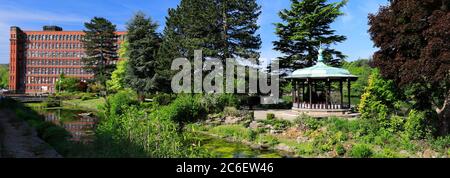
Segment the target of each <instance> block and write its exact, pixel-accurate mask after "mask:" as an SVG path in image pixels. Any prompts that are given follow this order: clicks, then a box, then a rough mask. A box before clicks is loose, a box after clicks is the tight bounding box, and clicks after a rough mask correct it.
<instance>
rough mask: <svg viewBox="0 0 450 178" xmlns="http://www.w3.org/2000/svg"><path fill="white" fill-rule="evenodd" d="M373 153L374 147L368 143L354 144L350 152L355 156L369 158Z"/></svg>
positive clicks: (350, 154)
mask: <svg viewBox="0 0 450 178" xmlns="http://www.w3.org/2000/svg"><path fill="white" fill-rule="evenodd" d="M372 154H373V151H372V149H371V148H370V147H369V146H368V145H366V144H356V145H353V147H352V149H351V150H350V152H349V156H351V157H354V158H369V157H371V156H372Z"/></svg>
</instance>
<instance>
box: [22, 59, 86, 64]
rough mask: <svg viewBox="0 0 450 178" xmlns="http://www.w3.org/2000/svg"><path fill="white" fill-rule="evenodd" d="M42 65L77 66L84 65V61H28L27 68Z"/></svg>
mask: <svg viewBox="0 0 450 178" xmlns="http://www.w3.org/2000/svg"><path fill="white" fill-rule="evenodd" d="M42 65H51V66H67V65H71V66H74V65H75V66H76V65H84V62H83V61H82V60H50V59H34V60H27V66H42Z"/></svg>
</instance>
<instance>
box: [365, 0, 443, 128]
mask: <svg viewBox="0 0 450 178" xmlns="http://www.w3.org/2000/svg"><path fill="white" fill-rule="evenodd" d="M449 8H450V1H448V0H392V1H390V4H389V5H387V6H383V7H381V8H380V10H379V12H378V13H377V14H371V15H369V25H370V30H369V31H370V34H371V37H372V40H373V41H374V43H375V46H376V47H378V48H379V50H378V51H377V52H376V53H375V55H374V64H375V66H377V67H379V68H380V69H381V73H382V75H383V77H385V78H388V79H393V80H394V81H395V83H396V84H397V86H398V87H399V88H410V89H411V88H412V90H413V91H412V92H411V91H410V95H409V96H410V97H411V98H412V99H414V100H415V101H416V103H417V104H416V107H418V108H420V109H434V110H435V111H436V113H437V115H438V120H439V132H440V134H441V135H444V134H447V133H448V132H449V122H450V34H449V33H450V32H449V31H450V12H449Z"/></svg>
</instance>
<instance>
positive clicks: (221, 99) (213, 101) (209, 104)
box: [197, 94, 239, 113]
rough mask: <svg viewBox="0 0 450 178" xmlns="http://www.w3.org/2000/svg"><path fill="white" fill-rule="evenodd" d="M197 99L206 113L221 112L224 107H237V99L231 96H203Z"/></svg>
mask: <svg viewBox="0 0 450 178" xmlns="http://www.w3.org/2000/svg"><path fill="white" fill-rule="evenodd" d="M197 97H199V99H200V100H201V103H202V105H203V106H204V107H205V108H206V110H207V112H208V113H219V112H222V111H223V109H224V108H225V107H235V108H238V107H239V99H238V97H237V96H235V95H233V94H204V95H199V96H197Z"/></svg>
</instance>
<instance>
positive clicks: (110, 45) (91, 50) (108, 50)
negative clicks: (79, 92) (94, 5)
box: [82, 17, 118, 91]
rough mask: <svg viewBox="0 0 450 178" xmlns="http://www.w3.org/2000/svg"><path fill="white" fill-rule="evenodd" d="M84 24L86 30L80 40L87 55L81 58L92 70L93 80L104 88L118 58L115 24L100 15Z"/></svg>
mask: <svg viewBox="0 0 450 178" xmlns="http://www.w3.org/2000/svg"><path fill="white" fill-rule="evenodd" d="M84 26H85V28H86V30H84V33H85V36H84V38H83V40H82V42H83V44H84V46H85V53H86V56H87V57H84V58H83V59H82V60H83V61H84V63H85V66H86V67H85V69H86V70H87V71H88V72H92V73H93V74H94V80H95V81H96V82H98V83H100V84H101V85H102V86H103V87H104V88H105V89H106V81H107V80H108V79H109V78H110V77H111V73H112V71H114V70H115V65H114V64H115V61H117V60H118V55H117V35H116V26H115V25H114V24H112V23H111V22H110V21H109V20H107V19H105V18H102V17H94V18H93V19H92V20H91V21H90V22H87V23H85V24H84ZM105 91H106V90H105Z"/></svg>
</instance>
